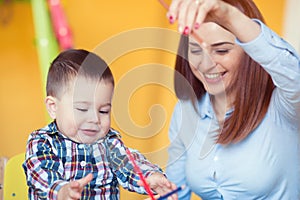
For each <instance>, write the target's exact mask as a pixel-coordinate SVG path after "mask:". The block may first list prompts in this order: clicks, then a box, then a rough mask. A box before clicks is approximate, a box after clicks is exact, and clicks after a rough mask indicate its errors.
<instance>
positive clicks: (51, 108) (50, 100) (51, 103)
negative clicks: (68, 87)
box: [45, 96, 57, 119]
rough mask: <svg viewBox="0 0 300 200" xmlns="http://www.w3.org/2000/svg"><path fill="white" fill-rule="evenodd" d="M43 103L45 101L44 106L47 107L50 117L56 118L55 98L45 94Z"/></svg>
mask: <svg viewBox="0 0 300 200" xmlns="http://www.w3.org/2000/svg"><path fill="white" fill-rule="evenodd" d="M45 103H46V108H47V111H48V114H49V115H50V117H51V118H52V119H55V118H56V107H57V105H56V103H57V99H56V98H55V97H53V96H47V97H46V100H45Z"/></svg>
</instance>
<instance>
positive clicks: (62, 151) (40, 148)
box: [23, 122, 162, 200]
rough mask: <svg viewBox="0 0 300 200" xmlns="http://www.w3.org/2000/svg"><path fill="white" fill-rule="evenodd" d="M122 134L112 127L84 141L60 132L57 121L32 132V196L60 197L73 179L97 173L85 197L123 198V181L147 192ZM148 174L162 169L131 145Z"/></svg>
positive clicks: (27, 162) (29, 174)
mask: <svg viewBox="0 0 300 200" xmlns="http://www.w3.org/2000/svg"><path fill="white" fill-rule="evenodd" d="M125 148H127V147H125V146H124V144H123V142H122V141H121V136H120V134H119V133H118V132H117V131H115V130H113V129H110V131H109V133H108V134H107V136H106V137H105V138H102V139H100V140H98V141H97V142H96V143H94V144H80V143H77V142H74V141H72V140H70V139H69V138H67V137H65V136H64V135H62V134H61V133H60V132H58V130H57V127H56V124H55V122H52V123H50V124H49V125H47V126H46V127H44V128H42V129H39V130H37V131H34V132H33V133H31V134H30V136H29V139H28V143H27V151H26V160H25V162H24V164H23V168H24V170H25V173H26V176H27V184H28V186H29V194H28V196H29V199H56V198H57V192H58V190H59V189H60V188H61V187H62V186H63V185H65V184H66V183H68V182H69V181H72V180H77V179H81V178H83V177H84V176H86V175H88V174H89V173H93V175H94V178H93V180H92V181H91V182H90V183H89V184H88V185H87V186H86V187H85V188H84V190H83V192H82V198H81V199H89V200H92V199H99V200H100V199H101V200H104V199H110V200H115V199H119V188H118V186H119V184H120V185H121V186H122V187H124V188H125V189H128V190H130V191H135V192H138V193H145V190H144V188H142V187H139V186H138V185H137V181H138V180H139V177H138V174H136V173H134V172H133V166H132V164H131V162H130V161H129V159H128V156H127V154H126V151H125ZM130 151H131V152H132V154H133V156H134V157H135V159H136V161H137V164H138V165H139V166H140V168H141V170H142V171H143V173H144V175H145V176H146V177H147V176H149V175H150V174H151V173H153V172H162V170H161V169H160V168H159V167H158V166H156V165H154V164H151V163H150V162H149V161H148V160H147V159H146V158H145V157H144V156H143V155H142V154H140V153H139V152H138V151H136V150H133V149H130Z"/></svg>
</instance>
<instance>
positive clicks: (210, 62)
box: [198, 52, 216, 72]
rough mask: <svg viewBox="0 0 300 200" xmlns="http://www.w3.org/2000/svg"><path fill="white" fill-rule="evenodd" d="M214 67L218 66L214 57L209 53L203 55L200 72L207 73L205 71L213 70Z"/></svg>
mask: <svg viewBox="0 0 300 200" xmlns="http://www.w3.org/2000/svg"><path fill="white" fill-rule="evenodd" d="M214 66H216V62H215V60H214V58H213V56H212V55H211V54H210V53H208V52H206V53H204V54H203V55H202V60H201V62H200V63H199V66H198V69H199V70H200V71H203V72H205V71H207V70H209V69H211V68H212V67H214Z"/></svg>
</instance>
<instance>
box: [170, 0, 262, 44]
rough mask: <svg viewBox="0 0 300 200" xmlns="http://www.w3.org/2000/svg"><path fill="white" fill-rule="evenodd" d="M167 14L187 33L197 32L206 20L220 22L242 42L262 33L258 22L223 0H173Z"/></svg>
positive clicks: (183, 32)
mask: <svg viewBox="0 0 300 200" xmlns="http://www.w3.org/2000/svg"><path fill="white" fill-rule="evenodd" d="M239 3H242V1H241V2H239ZM234 4H238V3H237V2H235V3H234ZM167 16H168V18H169V21H170V22H171V23H173V22H175V21H176V20H177V21H178V31H179V32H180V33H182V34H185V35H188V34H190V33H193V32H196V31H197V29H198V28H199V27H200V26H201V24H202V23H204V22H215V23H217V24H219V25H220V26H222V27H224V28H225V29H227V30H228V31H230V32H231V33H232V34H233V35H235V36H236V37H237V38H238V39H239V40H241V41H242V42H248V41H251V40H253V39H254V38H256V37H257V36H258V35H259V33H260V26H259V25H258V24H257V23H256V22H254V21H253V20H252V19H250V18H249V17H248V16H246V15H245V14H244V13H242V12H241V11H240V10H238V9H237V8H236V7H235V6H232V5H230V4H228V3H226V2H224V1H222V0H173V1H172V3H171V5H170V7H169V11H168V13H167Z"/></svg>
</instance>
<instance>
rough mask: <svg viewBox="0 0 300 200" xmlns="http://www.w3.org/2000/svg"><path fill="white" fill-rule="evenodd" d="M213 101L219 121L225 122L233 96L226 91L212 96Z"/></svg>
mask: <svg viewBox="0 0 300 200" xmlns="http://www.w3.org/2000/svg"><path fill="white" fill-rule="evenodd" d="M211 102H212V105H213V109H214V111H215V115H216V117H217V120H218V121H219V123H222V122H224V120H225V114H226V112H227V111H228V110H230V109H231V108H232V105H233V101H232V98H231V97H230V96H229V95H227V94H225V93H224V94H220V95H214V96H211Z"/></svg>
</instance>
